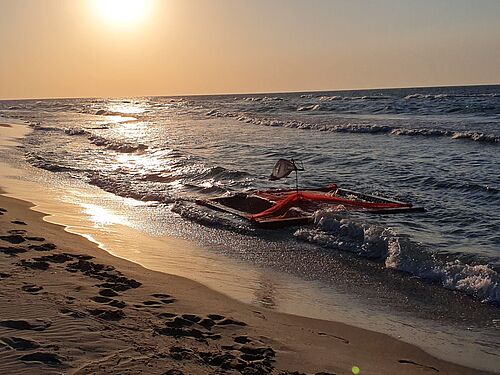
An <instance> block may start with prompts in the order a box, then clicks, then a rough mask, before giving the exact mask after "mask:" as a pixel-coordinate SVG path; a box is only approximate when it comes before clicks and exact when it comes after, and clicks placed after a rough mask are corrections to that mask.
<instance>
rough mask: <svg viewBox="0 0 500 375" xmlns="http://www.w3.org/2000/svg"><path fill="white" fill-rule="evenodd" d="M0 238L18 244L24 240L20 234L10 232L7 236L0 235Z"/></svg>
mask: <svg viewBox="0 0 500 375" xmlns="http://www.w3.org/2000/svg"><path fill="white" fill-rule="evenodd" d="M0 240H3V241H6V242H9V243H11V244H16V245H17V244H20V243H21V242H24V241H26V240H25V239H24V237H23V236H21V235H20V234H10V235H8V236H0Z"/></svg>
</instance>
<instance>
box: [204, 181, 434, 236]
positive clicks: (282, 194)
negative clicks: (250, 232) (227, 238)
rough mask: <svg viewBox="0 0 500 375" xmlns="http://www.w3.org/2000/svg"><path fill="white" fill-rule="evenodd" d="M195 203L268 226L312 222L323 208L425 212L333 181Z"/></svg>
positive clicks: (280, 226) (379, 212)
mask: <svg viewBox="0 0 500 375" xmlns="http://www.w3.org/2000/svg"><path fill="white" fill-rule="evenodd" d="M196 203H197V204H199V205H203V206H206V207H209V208H211V209H214V210H218V211H223V212H228V213H230V214H233V215H236V216H239V217H242V218H245V219H247V220H250V221H251V222H252V223H254V224H255V225H257V226H259V227H262V228H268V229H274V228H283V227H287V226H295V225H306V224H309V223H311V222H312V221H313V217H314V212H316V211H317V210H323V209H330V210H336V211H361V212H366V213H369V214H395V213H405V212H423V211H425V209H424V208H423V207H415V206H413V205H412V204H411V203H407V202H400V201H397V200H394V199H389V198H384V197H380V196H376V195H369V194H363V193H360V192H357V191H353V190H348V189H342V188H339V187H338V186H337V185H336V184H332V185H330V186H327V187H324V188H311V189H300V190H299V189H283V190H262V191H258V190H256V191H250V192H246V193H236V194H232V195H229V196H222V197H216V198H212V199H198V200H196Z"/></svg>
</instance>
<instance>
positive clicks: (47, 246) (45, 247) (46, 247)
mask: <svg viewBox="0 0 500 375" xmlns="http://www.w3.org/2000/svg"><path fill="white" fill-rule="evenodd" d="M29 248H30V249H31V250H35V251H51V250H54V249H55V248H57V246H56V245H54V244H53V243H49V242H47V243H43V244H41V245H30V246H29Z"/></svg>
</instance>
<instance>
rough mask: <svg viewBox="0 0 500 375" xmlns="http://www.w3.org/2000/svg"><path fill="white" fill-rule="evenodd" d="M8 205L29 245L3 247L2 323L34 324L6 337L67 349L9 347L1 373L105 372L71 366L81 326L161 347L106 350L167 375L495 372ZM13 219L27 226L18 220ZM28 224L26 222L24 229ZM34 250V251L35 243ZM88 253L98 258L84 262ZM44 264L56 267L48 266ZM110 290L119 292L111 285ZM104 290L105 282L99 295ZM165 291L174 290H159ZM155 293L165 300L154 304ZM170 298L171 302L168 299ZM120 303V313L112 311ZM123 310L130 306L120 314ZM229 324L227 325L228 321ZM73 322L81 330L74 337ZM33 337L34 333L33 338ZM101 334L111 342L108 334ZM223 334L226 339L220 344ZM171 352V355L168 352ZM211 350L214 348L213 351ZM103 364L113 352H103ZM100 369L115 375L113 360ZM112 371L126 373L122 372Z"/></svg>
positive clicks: (18, 204)
mask: <svg viewBox="0 0 500 375" xmlns="http://www.w3.org/2000/svg"><path fill="white" fill-rule="evenodd" d="M0 207H2V208H4V209H6V212H4V213H3V215H2V216H0V222H1V223H2V226H1V228H2V234H1V235H2V236H20V237H21V238H24V240H23V241H22V242H20V243H19V244H14V243H12V244H9V243H8V241H7V242H6V241H5V237H4V238H3V240H2V241H1V242H2V244H1V245H2V246H3V247H2V249H5V248H9V249H11V250H10V251H11V252H13V253H12V254H11V255H8V254H6V253H5V250H3V251H2V252H3V254H1V257H0V259H1V263H0V267H1V268H0V270H1V271H0V272H1V273H2V275H4V276H3V277H2V278H1V281H0V282H1V283H2V286H3V288H2V294H3V297H4V298H8V299H9V300H10V303H9V304H6V305H4V306H3V307H2V308H1V310H0V311H1V316H2V319H3V320H2V321H3V322H5V321H6V320H5V318H6V317H7V318H10V319H7V320H11V321H12V320H13V319H21V320H19V321H22V322H25V323H28V325H31V326H32V327H35V328H33V329H31V330H29V329H28V330H22V332H21V331H19V327H17V329H16V328H12V327H5V323H2V322H0V336H1V337H3V338H5V337H9V336H11V337H12V336H16V335H17V334H18V333H22V334H23V337H22V338H23V339H25V340H28V341H32V342H34V343H38V344H39V345H40V347H42V346H45V347H46V348H48V347H51V345H52V346H54V345H55V347H58V348H59V349H58V350H53V351H50V352H46V351H45V350H44V351H43V352H42V351H41V350H39V349H33V350H32V352H33V353H42V354H43V353H45V355H38V356H32V357H33V358H35V359H38V361H31V360H28V361H26V359H25V360H24V361H23V360H20V359H19V358H22V357H25V356H26V355H27V354H26V353H28V352H27V351H22V352H19V353H22V354H23V356H16V355H15V354H17V352H18V349H8V350H6V351H3V353H4V355H2V356H0V357H3V359H0V367H4V366H7V367H6V368H11V369H14V368H18V367H19V368H22V371H23V372H24V373H26V371H30V370H32V371H33V372H34V373H35V372H37V371H38V370H41V369H55V368H67V369H68V370H71V372H72V373H73V372H76V373H90V372H95V371H97V372H99V371H102V370H103V368H102V367H101V369H99V367H95V366H96V359H95V358H90V357H89V354H87V353H85V352H82V353H80V354H79V355H76V356H73V358H74V359H73V360H72V361H71V360H68V359H67V358H70V357H71V356H70V355H69V354H66V353H67V351H68V348H69V347H71V345H73V344H75V340H76V341H77V342H78V341H79V340H77V337H78V334H77V332H78V331H79V330H80V329H82V327H87V328H88V327H91V329H90V330H91V331H94V335H97V337H93V340H94V341H95V340H97V341H99V340H101V339H103V340H106V341H109V340H110V339H111V340H112V341H113V342H115V344H116V342H119V341H120V340H122V338H121V335H122V334H123V330H124V329H126V330H127V332H128V335H132V336H133V342H140V341H142V342H143V343H144V345H149V346H150V347H149V348H150V349H151V348H152V347H151V345H152V344H153V343H154V345H153V347H154V348H155V350H153V352H154V355H153V353H150V354H151V356H146V357H147V361H146V359H145V358H143V356H144V353H141V348H139V347H134V349H133V352H134V353H135V354H131V353H127V352H124V353H122V354H117V353H116V347H114V346H113V345H110V347H104V348H101V349H100V350H102V351H104V352H105V353H108V352H109V353H114V354H113V356H114V357H116V356H118V357H119V358H120V359H121V360H123V361H125V362H126V360H127V358H130V357H133V356H137V355H138V353H141V358H142V359H141V360H138V362H139V363H135V364H134V366H139V367H138V368H144V369H145V368H147V369H148V371H150V370H155V371H156V370H160V369H161V370H162V371H163V372H162V373H164V371H165V370H166V369H167V368H168V365H167V364H170V365H172V366H173V367H172V369H178V370H181V371H183V372H184V373H200V374H201V373H207V372H208V373H210V372H211V371H212V372H214V371H216V370H217V369H218V368H219V369H220V368H221V367H220V366H223V367H222V368H224V366H226V367H227V366H232V365H231V364H230V363H233V365H234V366H238V363H239V366H242V363H243V362H247V364H248V365H247V367H248V368H249V369H252V370H248V371H261V372H253V373H280V371H299V372H306V373H318V372H322V371H323V372H327V373H328V372H330V373H335V374H349V373H351V371H350V370H351V368H352V366H358V367H359V368H360V369H361V371H362V373H363V372H364V373H370V374H391V373H405V374H419V373H422V371H423V370H426V371H430V372H431V373H432V372H436V370H439V372H440V373H445V374H448V373H449V374H488V372H483V371H480V370H475V369H469V368H466V367H462V366H459V365H455V364H453V363H449V362H445V361H442V360H439V359H436V358H434V357H432V356H431V355H429V354H427V353H425V352H424V351H423V350H421V349H419V348H417V347H415V346H413V345H410V344H406V343H403V342H401V341H398V340H396V339H394V338H391V337H389V336H387V335H384V334H380V333H376V332H371V331H367V330H364V329H361V328H356V327H352V326H348V325H345V324H342V323H336V322H330V321H322V320H317V319H311V318H304V317H299V316H293V315H287V314H283V313H278V312H274V311H270V310H265V309H262V308H257V307H254V306H250V305H245V304H243V303H241V302H238V301H235V300H232V299H230V298H229V297H226V296H224V295H222V294H220V293H218V292H215V291H213V290H211V289H209V288H207V287H205V286H203V285H201V284H198V283H196V282H194V281H191V280H188V279H185V278H182V277H179V276H173V275H168V274H164V273H160V272H155V271H151V270H148V269H146V268H143V267H142V266H140V265H138V264H135V263H132V262H130V261H127V260H124V259H121V258H117V257H115V256H113V255H111V254H109V253H107V252H105V251H103V250H101V249H100V248H98V247H97V245H96V244H94V243H91V242H89V241H87V240H86V239H84V238H82V237H81V236H79V235H76V234H71V233H69V232H66V231H65V230H64V227H62V226H60V225H56V224H51V223H48V222H45V221H43V217H44V216H45V215H44V214H42V213H38V212H35V211H33V210H31V209H30V208H31V207H32V204H30V203H28V202H24V201H20V200H17V199H14V198H8V197H5V196H4V195H3V194H2V195H1V196H0ZM13 221H16V222H18V224H16V223H12V222H13ZM21 222H23V223H25V225H23V224H20V223H21ZM9 231H17V232H12V233H9ZM23 231H25V232H23ZM41 237H43V238H44V241H42V243H49V244H50V243H54V245H55V246H56V248H54V249H51V250H47V251H44V250H43V251H40V249H39V248H36V246H40V245H39V244H37V241H36V240H30V239H29V238H32V239H33V238H41ZM18 240H20V238H18ZM33 241H34V242H33ZM26 243H29V245H28V246H26V245H25V244H26ZM6 245H8V246H6ZM48 247H51V246H48ZM16 249H17V250H16ZM33 249H34V250H33ZM23 250H26V251H24V252H23ZM17 251H20V252H18V253H17ZM64 254H66V258H64V257H65V255H64ZM88 256H90V257H92V258H90V259H85V257H88ZM44 257H45V258H44ZM78 257H81V258H82V259H78ZM65 259H66V260H65ZM77 259H78V260H77ZM63 260H65V261H63ZM59 261H61V263H58V262H59ZM37 264H38V265H37ZM89 264H93V265H89ZM72 265H73V266H72ZM98 265H102V266H98ZM45 267H47V268H46V269H43V268H45ZM78 267H80V268H78ZM99 267H103V269H105V270H109V271H106V272H108V273H111V274H113V275H115V276H112V277H111V276H109V275H108V276H104V278H105V279H106V277H111V279H113V278H116V276H118V277H119V278H124V280H125V279H126V280H128V285H129V286H132V287H131V288H129V289H127V290H125V291H120V290H119V289H121V288H120V287H119V286H118V287H117V285H114V286H113V285H112V284H113V282H112V281H110V280H107V282H106V283H103V282H102V281H103V279H102V277H103V276H102V274H100V273H101V271H100V270H98V268H99ZM12 270H15V271H16V272H15V274H13V273H10V272H11V271H12ZM72 271H76V272H72ZM106 272H105V273H106ZM5 275H10V276H5ZM131 280H132V281H131ZM28 281H29V282H28ZM104 281H106V280H104ZM95 282H99V283H98V284H95ZM136 282H139V283H140V284H141V285H140V286H138V287H133V286H135V285H137V284H136ZM102 284H111V285H105V286H106V287H103V286H102ZM115 284H117V283H115ZM118 284H120V283H118ZM125 284H126V285H127V282H125ZM96 285H101V286H99V287H98V288H100V289H99V290H97V289H96ZM160 285H161V286H163V285H165V286H166V287H159V286H160ZM63 286H64V288H63ZM113 287H114V289H118V291H116V290H114V289H113ZM38 288H42V289H38ZM122 288H123V287H122ZM19 289H20V290H21V294H19V292H18V291H19ZM68 292H69V293H68ZM107 295H109V296H111V297H112V298H111V297H108V296H107ZM155 295H156V296H159V297H154V296H155ZM167 295H168V297H166V296H167ZM162 300H164V301H167V302H165V303H164V302H161V301H162ZM115 301H117V302H115ZM41 304H43V305H44V309H46V313H45V314H43V319H44V322H45V323H47V324H49V325H50V326H47V327H46V329H45V328H43V329H42V328H41V327H38V326H36V324H37V323H36V322H37V320H36V319H35V320H34V316H38V319H40V317H39V314H37V313H38V312H40V309H38V308H37V307H39V306H40V305H41ZM110 304H111V305H110ZM113 304H114V305H116V306H118V307H111V306H113ZM123 304H125V306H124V307H121V308H120V306H122V305H123ZM23 305H24V306H23ZM26 305H28V306H29V307H28V306H26ZM23 313H27V314H26V316H27V317H28V318H27V319H23V318H24V316H23ZM94 314H95V315H94ZM210 314H212V317H214V318H215V317H216V315H220V316H222V317H223V318H221V319H220V320H219V321H218V322H217V321H216V320H213V319H212V321H211V322H210V320H209V319H210V318H208V315H210ZM30 318H31V319H30ZM188 318H191V319H192V320H193V321H194V320H198V322H197V323H196V322H193V321H191V320H189V319H188ZM218 318H220V317H218ZM204 320H207V323H205V324H207V326H210V328H209V329H206V328H205V327H204V325H200V324H199V323H201V322H202V321H204ZM63 321H64V322H63ZM68 321H72V322H71V323H70V322H68ZM224 321H226V323H221V322H224ZM25 323H19V324H21V325H23V324H24V325H25ZM45 323H44V324H45ZM213 323H215V324H213ZM68 325H69V326H71V327H72V328H71V329H70V330H69V331H68V330H67V327H68ZM2 326H3V327H2ZM59 326H61V327H59ZM36 327H38V328H36ZM98 327H99V329H98ZM103 327H106V328H105V329H106V331H105V333H103V332H101V333H98V331H100V330H101V329H103ZM124 327H126V328H124ZM39 328H40V329H39ZM144 328H146V329H147V332H145V331H144ZM63 329H64V332H63ZM72 329H73V330H74V332H72V331H71V330H72ZM27 332H29V333H30V334H31V333H33V335H28V334H27ZM45 332H46V333H47V334H46V335H45V334H44V333H45ZM101 334H103V335H102V336H99V335H101ZM193 335H194V336H195V337H193ZM219 335H220V338H216V337H218V336H219ZM247 340H251V341H249V342H247ZM238 341H241V343H240V342H238ZM44 342H45V344H44V345H42V343H44ZM4 343H5V340H4ZM128 343H129V344H130V341H129V342H128ZM86 344H90V343H86ZM26 345H28V344H26ZM121 345H123V342H122V344H121ZM7 346H9V344H7ZM168 348H170V349H168ZM166 349H168V350H169V351H168V352H165V350H166ZM207 349H210V350H209V351H208V352H207V351H206V350H207ZM75 350H77V349H76V348H72V350H70V351H71V352H74V351H75ZM242 350H243V351H242ZM33 353H32V354H33ZM109 353H108V354H109ZM179 353H182V354H179ZM202 353H203V354H202ZM206 353H209V354H206ZM259 353H260V354H259ZM7 354H8V355H7ZM252 356H253V357H252ZM97 357H106V355H105V354H103V353H100V355H98V356H97ZM106 358H107V357H106ZM153 358H154V359H153ZM176 358H180V359H176ZM216 358H218V359H216ZM224 358H225V359H226V360H227V361H226V360H225V359H224ZM238 358H239V359H238ZM245 358H246V359H245ZM65 359H66V360H65ZM252 359H253V360H252ZM6 360H7V361H6ZM115 360H116V358H115ZM153 360H154V362H155V365H153V367H149V366H148V365H147V364H151V363H150V362H151V361H153ZM247 360H248V361H247ZM58 362H60V363H58ZM136 362H137V361H136ZM98 363H99V366H104V368H106V371H107V372H108V373H109V370H110V368H109V367H108V366H111V363H110V362H106V361H105V362H104V363H102V362H98ZM210 363H218V364H219V365H218V366H217V365H214V364H210ZM9 366H13V367H9ZM65 366H67V367H65ZM113 368H114V369H115V370H116V371H117V372H120V370H119V367H114V366H113ZM125 368H126V367H124V368H122V370H124V369H125ZM242 368H243V367H242ZM229 370H231V371H239V370H237V369H236V368H233V369H231V367H228V371H229ZM150 373H156V372H150ZM173 373H174V372H172V374H173ZM229 373H230V372H229ZM235 373H236V372H235ZM249 373H252V372H249Z"/></svg>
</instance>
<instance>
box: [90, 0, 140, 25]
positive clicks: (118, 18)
mask: <svg viewBox="0 0 500 375" xmlns="http://www.w3.org/2000/svg"><path fill="white" fill-rule="evenodd" d="M94 4H95V8H96V10H97V11H98V13H99V14H100V15H101V17H103V18H104V20H105V21H109V22H112V23H114V24H118V25H124V26H125V25H130V24H132V23H137V22H139V21H141V20H142V19H143V18H144V17H145V15H146V12H147V10H148V5H149V0H94Z"/></svg>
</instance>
